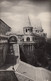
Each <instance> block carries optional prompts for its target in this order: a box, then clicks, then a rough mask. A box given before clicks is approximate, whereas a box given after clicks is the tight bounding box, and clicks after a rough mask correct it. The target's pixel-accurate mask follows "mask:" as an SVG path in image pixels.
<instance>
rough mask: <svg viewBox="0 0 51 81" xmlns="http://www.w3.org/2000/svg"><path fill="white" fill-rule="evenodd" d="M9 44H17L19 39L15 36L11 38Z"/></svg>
mask: <svg viewBox="0 0 51 81" xmlns="http://www.w3.org/2000/svg"><path fill="white" fill-rule="evenodd" d="M9 43H17V38H16V37H15V36H11V37H10V38H9Z"/></svg>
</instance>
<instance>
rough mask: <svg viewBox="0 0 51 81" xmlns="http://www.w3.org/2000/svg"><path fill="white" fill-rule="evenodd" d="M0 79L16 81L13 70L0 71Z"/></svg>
mask: <svg viewBox="0 0 51 81" xmlns="http://www.w3.org/2000/svg"><path fill="white" fill-rule="evenodd" d="M0 81H18V79H17V77H16V76H15V73H14V72H13V71H0Z"/></svg>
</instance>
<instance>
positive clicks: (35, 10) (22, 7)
mask: <svg viewBox="0 0 51 81" xmlns="http://www.w3.org/2000/svg"><path fill="white" fill-rule="evenodd" d="M0 12H1V13H0V18H1V19H2V20H3V21H4V22H5V23H7V24H8V25H9V26H10V27H11V28H12V32H21V33H22V32H23V27H25V26H28V16H29V18H30V21H31V25H32V26H33V27H41V26H42V28H43V29H44V32H45V33H47V37H48V38H51V34H50V29H51V25H50V23H51V10H50V1H47V0H44V1H43V0H41V1H40V0H0Z"/></svg>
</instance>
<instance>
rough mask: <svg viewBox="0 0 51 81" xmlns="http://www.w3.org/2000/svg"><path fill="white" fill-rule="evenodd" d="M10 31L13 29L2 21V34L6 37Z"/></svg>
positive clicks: (0, 25) (0, 26)
mask: <svg viewBox="0 0 51 81" xmlns="http://www.w3.org/2000/svg"><path fill="white" fill-rule="evenodd" d="M8 31H11V27H9V26H8V25H7V24H6V23H5V22H4V21H2V20H1V19H0V34H3V35H5V34H6V33H7V32H8Z"/></svg>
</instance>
